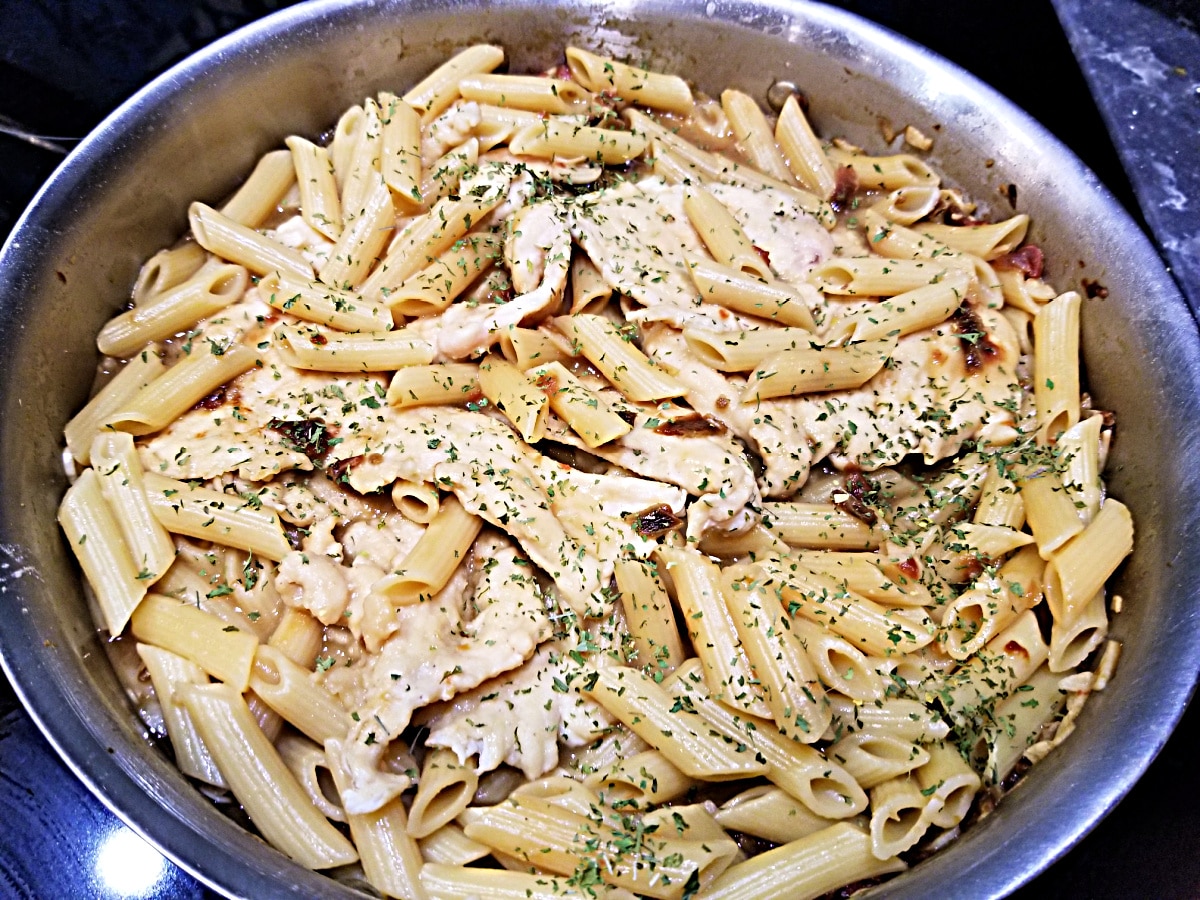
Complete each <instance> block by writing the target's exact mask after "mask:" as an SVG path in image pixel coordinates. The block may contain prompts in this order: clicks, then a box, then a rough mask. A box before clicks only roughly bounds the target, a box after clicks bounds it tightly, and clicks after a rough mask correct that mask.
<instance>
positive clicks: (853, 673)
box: [791, 619, 884, 724]
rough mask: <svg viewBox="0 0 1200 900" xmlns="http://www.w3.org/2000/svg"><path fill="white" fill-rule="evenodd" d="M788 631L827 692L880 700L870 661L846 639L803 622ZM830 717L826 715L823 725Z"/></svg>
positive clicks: (795, 622) (880, 691) (881, 688)
mask: <svg viewBox="0 0 1200 900" xmlns="http://www.w3.org/2000/svg"><path fill="white" fill-rule="evenodd" d="M791 631H792V634H794V635H795V637H796V639H797V640H798V641H799V643H800V646H801V647H803V648H804V652H805V653H807V654H808V658H809V660H810V661H811V663H812V666H813V668H814V669H815V671H816V675H817V677H818V678H819V679H820V680H821V683H822V684H824V685H825V686H826V687H827V688H829V689H830V690H833V691H837V692H838V693H841V694H845V695H846V696H847V697H852V698H853V699H855V700H858V701H860V702H866V701H868V700H880V699H882V698H883V696H884V685H883V682H882V681H881V680H880V678H879V675H878V673H876V672H875V671H874V669H873V668H872V666H871V661H870V659H869V658H868V657H867V656H866V654H864V653H863V652H862V651H861V650H859V649H858V648H857V647H855V646H854V645H853V644H851V643H850V642H849V641H847V640H846V639H845V638H842V637H839V636H838V635H836V634H832V633H831V632H829V631H827V630H826V629H824V628H823V627H821V626H820V625H817V624H816V623H814V622H809V621H807V620H806V619H795V620H793V621H792V622H791ZM832 715H833V714H832V711H831V710H827V711H826V715H825V716H824V717H823V718H824V720H826V724H828V720H829V719H831V718H832Z"/></svg>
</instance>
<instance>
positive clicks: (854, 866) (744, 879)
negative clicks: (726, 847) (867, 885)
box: [704, 822, 908, 900]
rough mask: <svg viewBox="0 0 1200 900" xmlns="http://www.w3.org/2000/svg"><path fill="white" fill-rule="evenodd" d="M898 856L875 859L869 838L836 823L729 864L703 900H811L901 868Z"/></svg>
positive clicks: (905, 866)
mask: <svg viewBox="0 0 1200 900" xmlns="http://www.w3.org/2000/svg"><path fill="white" fill-rule="evenodd" d="M906 868H908V866H907V865H906V864H905V863H904V862H903V861H902V860H900V859H897V858H895V857H892V858H890V859H885V860H880V859H877V858H876V857H875V856H874V855H873V853H872V841H871V836H870V835H869V834H868V833H867V832H866V831H864V830H863V829H862V828H859V827H858V826H857V825H853V824H851V823H849V822H839V823H837V824H835V825H831V826H829V827H828V828H823V829H821V830H820V831H817V832H814V833H813V834H810V835H808V836H807V837H803V838H800V839H799V840H796V841H790V842H789V843H786V844H783V845H782V846H779V847H775V848H774V849H772V850H768V851H766V852H765V853H760V854H758V855H757V856H752V857H750V859H748V860H746V861H745V862H741V863H738V864H737V865H734V866H730V867H729V868H728V869H726V870H725V872H724V873H723V874H722V875H721V877H720V878H718V879H717V880H716V881H714V882H713V883H712V885H711V886H710V887H709V889H708V891H707V892H706V893H705V894H704V897H705V898H706V900H814V898H816V897H820V896H823V895H824V894H828V893H829V892H831V891H834V890H836V889H837V888H839V887H841V886H842V885H844V884H847V883H851V882H859V881H866V880H870V879H873V878H879V877H881V876H883V875H888V874H891V873H893V872H903V871H904V870H905V869H906Z"/></svg>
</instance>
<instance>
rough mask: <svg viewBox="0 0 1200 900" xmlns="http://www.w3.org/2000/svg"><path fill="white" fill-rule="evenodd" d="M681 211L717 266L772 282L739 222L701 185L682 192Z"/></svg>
mask: <svg viewBox="0 0 1200 900" xmlns="http://www.w3.org/2000/svg"><path fill="white" fill-rule="evenodd" d="M726 93H728V92H726ZM747 99H749V98H747ZM755 109H757V107H755ZM759 115H761V113H759ZM773 146H774V145H772V147H773ZM683 209H684V212H686V213H687V217H688V221H690V222H691V223H692V227H693V228H694V229H696V233H697V234H698V235H700V240H702V241H703V242H704V246H705V247H707V248H708V252H709V253H711V254H712V257H713V259H715V260H716V261H717V262H718V263H720V264H721V265H722V266H726V267H728V268H730V269H733V270H734V271H737V272H741V273H742V274H744V275H749V276H750V277H752V278H757V279H760V280H761V281H767V282H769V281H772V280H774V277H775V276H774V275H773V274H772V273H771V267H770V266H768V265H767V263H766V261H765V260H764V259H763V258H762V256H761V255H760V254H759V252H758V250H757V249H755V247H754V244H753V243H752V242H751V241H750V239H749V238H748V237H746V234H745V232H743V231H742V226H741V225H740V224H739V223H738V220H737V219H735V218H734V217H733V214H732V213H731V212H729V210H727V209H726V208H725V206H724V204H722V203H721V201H720V200H718V199H717V198H716V197H714V196H713V195H712V193H711V192H710V191H707V190H705V189H704V187H703V186H701V185H692V186H691V187H689V188H687V189H685V190H684V193H683ZM694 277H695V276H694V275H693V278H694Z"/></svg>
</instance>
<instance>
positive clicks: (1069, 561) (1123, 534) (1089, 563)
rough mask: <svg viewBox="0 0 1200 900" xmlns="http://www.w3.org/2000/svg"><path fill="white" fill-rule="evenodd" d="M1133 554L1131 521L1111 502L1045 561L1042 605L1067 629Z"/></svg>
mask: <svg viewBox="0 0 1200 900" xmlns="http://www.w3.org/2000/svg"><path fill="white" fill-rule="evenodd" d="M1132 551H1133V518H1132V517H1131V516H1130V515H1129V509H1128V508H1127V507H1126V506H1125V505H1124V504H1123V503H1120V502H1118V501H1116V500H1113V499H1111V498H1110V499H1108V500H1106V501H1105V502H1104V505H1103V506H1101V507H1100V512H1099V513H1097V515H1096V518H1095V519H1093V520H1092V522H1091V524H1090V525H1088V526H1087V528H1085V529H1084V530H1083V531H1082V532H1080V533H1079V534H1078V535H1076V536H1075V537H1074V538H1072V539H1071V540H1070V541H1068V542H1067V543H1066V544H1064V545H1063V546H1062V547H1061V548H1060V549H1058V550H1056V551H1055V552H1054V554H1053V555H1052V556H1051V557H1050V559H1049V560H1047V561H1046V573H1045V575H1044V582H1043V583H1044V585H1045V590H1046V603H1047V604H1048V605H1049V607H1050V612H1051V614H1052V615H1053V616H1054V621H1055V622H1059V623H1062V625H1067V626H1069V625H1070V624H1071V623H1073V622H1074V621H1075V620H1076V619H1077V618H1078V617H1079V615H1080V614H1081V613H1082V612H1083V611H1084V609H1085V608H1086V607H1087V605H1088V604H1089V603H1090V602H1091V601H1092V598H1093V597H1095V596H1096V595H1097V594H1098V593H1100V591H1101V590H1102V589H1103V588H1104V583H1105V582H1106V581H1108V579H1109V578H1110V577H1111V576H1112V574H1113V572H1115V571H1116V570H1117V566H1119V565H1120V564H1121V561H1122V560H1124V559H1125V557H1126V556H1128V555H1129V554H1130V553H1131V552H1132Z"/></svg>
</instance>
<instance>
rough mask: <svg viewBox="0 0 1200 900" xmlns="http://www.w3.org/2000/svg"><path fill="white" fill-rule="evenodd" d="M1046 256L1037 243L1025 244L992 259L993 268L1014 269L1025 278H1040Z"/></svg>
mask: <svg viewBox="0 0 1200 900" xmlns="http://www.w3.org/2000/svg"><path fill="white" fill-rule="evenodd" d="M1045 263H1046V256H1045V254H1044V253H1042V248H1041V247H1039V246H1038V245H1037V244H1026V245H1025V246H1024V247H1021V248H1020V249H1019V250H1014V251H1013V252H1012V253H1005V254H1004V255H1003V256H1000V257H997V258H996V259H994V260H992V268H994V269H1016V270H1017V271H1019V272H1021V273H1022V274H1023V275H1024V276H1025V277H1026V278H1041V277H1042V271H1043V269H1044V268H1045Z"/></svg>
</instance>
